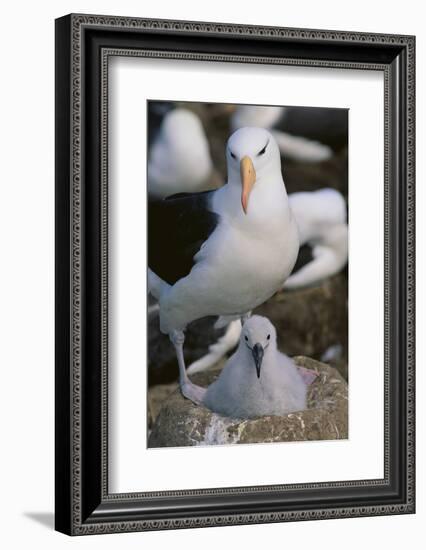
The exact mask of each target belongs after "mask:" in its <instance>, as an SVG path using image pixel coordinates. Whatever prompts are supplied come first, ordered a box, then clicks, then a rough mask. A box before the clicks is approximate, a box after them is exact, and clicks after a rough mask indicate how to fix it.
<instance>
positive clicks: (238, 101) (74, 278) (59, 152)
mask: <svg viewBox="0 0 426 550" xmlns="http://www.w3.org/2000/svg"><path fill="white" fill-rule="evenodd" d="M414 70H415V39H414V37H413V36H399V35H382V34H365V33H354V32H342V31H324V30H308V29H290V28H278V27H253V26H244V25H229V24H218V23H201V22H188V21H169V20H148V19H138V18H127V17H116V16H111V17H110V16H97V15H79V14H76V15H74V14H72V15H68V16H65V17H62V18H60V19H57V20H56V384H55V392H56V412H55V414H56V430H55V434H56V446H55V452H56V473H55V476H56V479H55V484H56V495H55V498H56V513H55V517H56V529H57V530H59V531H61V532H64V533H66V534H69V535H85V534H99V533H119V532H126V531H145V530H157V529H180V528H189V527H204V526H220V525H239V524H248V523H267V522H285V521H300V520H312V519H327V518H344V517H346V518H347V517H359V516H373V515H384V514H407V513H414V511H415V497H414V495H415V480H414V473H415V472H414V460H415V458H414V178H415V174H414V170H415V164H414V163H415V159H414V154H415V143H414V140H415V135H414V134H415V112H414V109H415V95H414V94H415V88H414V84H415V82H414V79H415V73H414Z"/></svg>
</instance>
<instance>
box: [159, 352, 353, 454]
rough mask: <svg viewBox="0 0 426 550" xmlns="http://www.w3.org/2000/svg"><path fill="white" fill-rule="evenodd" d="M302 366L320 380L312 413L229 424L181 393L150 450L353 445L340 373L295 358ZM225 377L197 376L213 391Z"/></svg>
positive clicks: (171, 401)
mask: <svg viewBox="0 0 426 550" xmlns="http://www.w3.org/2000/svg"><path fill="white" fill-rule="evenodd" d="M295 361H296V363H297V364H298V365H300V366H303V367H305V368H308V369H312V370H314V371H316V372H317V373H318V375H319V376H318V377H317V379H316V380H315V382H313V384H311V386H310V388H309V392H308V409H307V410H305V411H300V412H295V413H291V414H288V415H286V416H282V417H281V416H265V417H260V418H257V419H253V420H241V419H233V418H226V417H223V416H221V415H218V414H216V413H212V412H211V411H209V410H208V409H206V408H205V407H201V406H196V405H194V404H193V403H192V402H190V401H188V400H187V399H185V398H184V397H182V395H181V393H180V391H179V389H176V390H175V391H174V392H173V393H172V394H171V395H170V396H169V397H168V399H167V400H166V402H165V403H164V405H163V407H162V408H161V411H160V414H159V415H158V417H157V419H156V421H155V423H154V426H153V428H152V431H151V434H150V437H149V440H148V446H149V447H183V446H193V445H223V444H230V443H238V444H241V443H272V442H284V441H308V440H320V439H347V437H348V390H347V384H346V382H345V380H343V378H342V377H341V376H340V374H339V373H338V372H337V371H336V369H334V368H332V367H330V366H328V365H325V364H324V363H320V362H318V361H315V360H313V359H310V358H307V357H295ZM219 373H220V368H218V367H215V368H213V369H211V370H209V371H206V372H204V373H200V374H197V375H194V376H193V381H194V382H195V383H197V384H199V385H202V386H207V385H208V384H210V383H212V382H213V381H214V380H215V379H216V378H217V377H218V376H219Z"/></svg>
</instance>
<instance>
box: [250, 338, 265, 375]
mask: <svg viewBox="0 0 426 550" xmlns="http://www.w3.org/2000/svg"><path fill="white" fill-rule="evenodd" d="M251 352H252V354H253V359H254V364H255V365H256V374H257V377H258V378H260V368H261V366H262V361H263V353H264V350H263V347H262V344H255V345H254V346H253V349H252V350H251Z"/></svg>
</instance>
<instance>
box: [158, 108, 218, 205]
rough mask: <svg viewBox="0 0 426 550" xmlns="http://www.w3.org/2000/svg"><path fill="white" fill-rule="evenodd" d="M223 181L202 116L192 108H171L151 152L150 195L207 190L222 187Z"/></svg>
mask: <svg viewBox="0 0 426 550" xmlns="http://www.w3.org/2000/svg"><path fill="white" fill-rule="evenodd" d="M219 181H220V179H218V176H217V174H215V172H214V169H213V162H212V159H211V156H210V149H209V143H208V140H207V137H206V134H205V132H204V129H203V125H202V123H201V120H200V119H199V117H198V116H197V115H196V114H195V113H193V112H192V111H190V110H188V109H182V108H179V109H172V110H170V111H168V112H167V114H166V115H165V116H164V118H163V119H162V122H161V125H160V127H159V131H158V133H157V136H156V138H155V140H154V142H153V144H152V146H151V148H150V151H149V157H148V193H149V195H150V196H152V197H155V198H165V197H167V196H169V195H173V194H175V193H180V192H188V193H193V192H198V191H205V190H208V189H212V188H215V187H218V182H219ZM215 182H216V183H215Z"/></svg>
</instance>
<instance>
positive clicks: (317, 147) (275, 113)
mask: <svg viewBox="0 0 426 550" xmlns="http://www.w3.org/2000/svg"><path fill="white" fill-rule="evenodd" d="M286 112H287V108H286V107H276V106H273V105H238V106H237V107H236V109H235V111H234V112H233V114H232V116H231V128H232V129H233V130H237V129H238V128H242V127H244V126H258V127H259V128H266V129H267V130H269V131H270V132H271V134H272V135H273V136H274V138H275V140H276V142H277V143H278V147H279V149H280V151H281V154H282V155H284V156H286V157H288V158H292V159H296V160H301V161H304V162H321V161H323V160H327V159H329V158H331V157H332V155H333V151H332V150H331V149H330V147H328V146H327V145H324V144H322V143H319V142H318V141H312V140H310V139H307V138H304V137H300V136H295V135H292V134H289V133H287V132H283V131H282V130H280V129H278V128H277V127H276V125H277V124H278V123H279V122H281V121H282V120H283V119H284V120H285V115H286Z"/></svg>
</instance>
